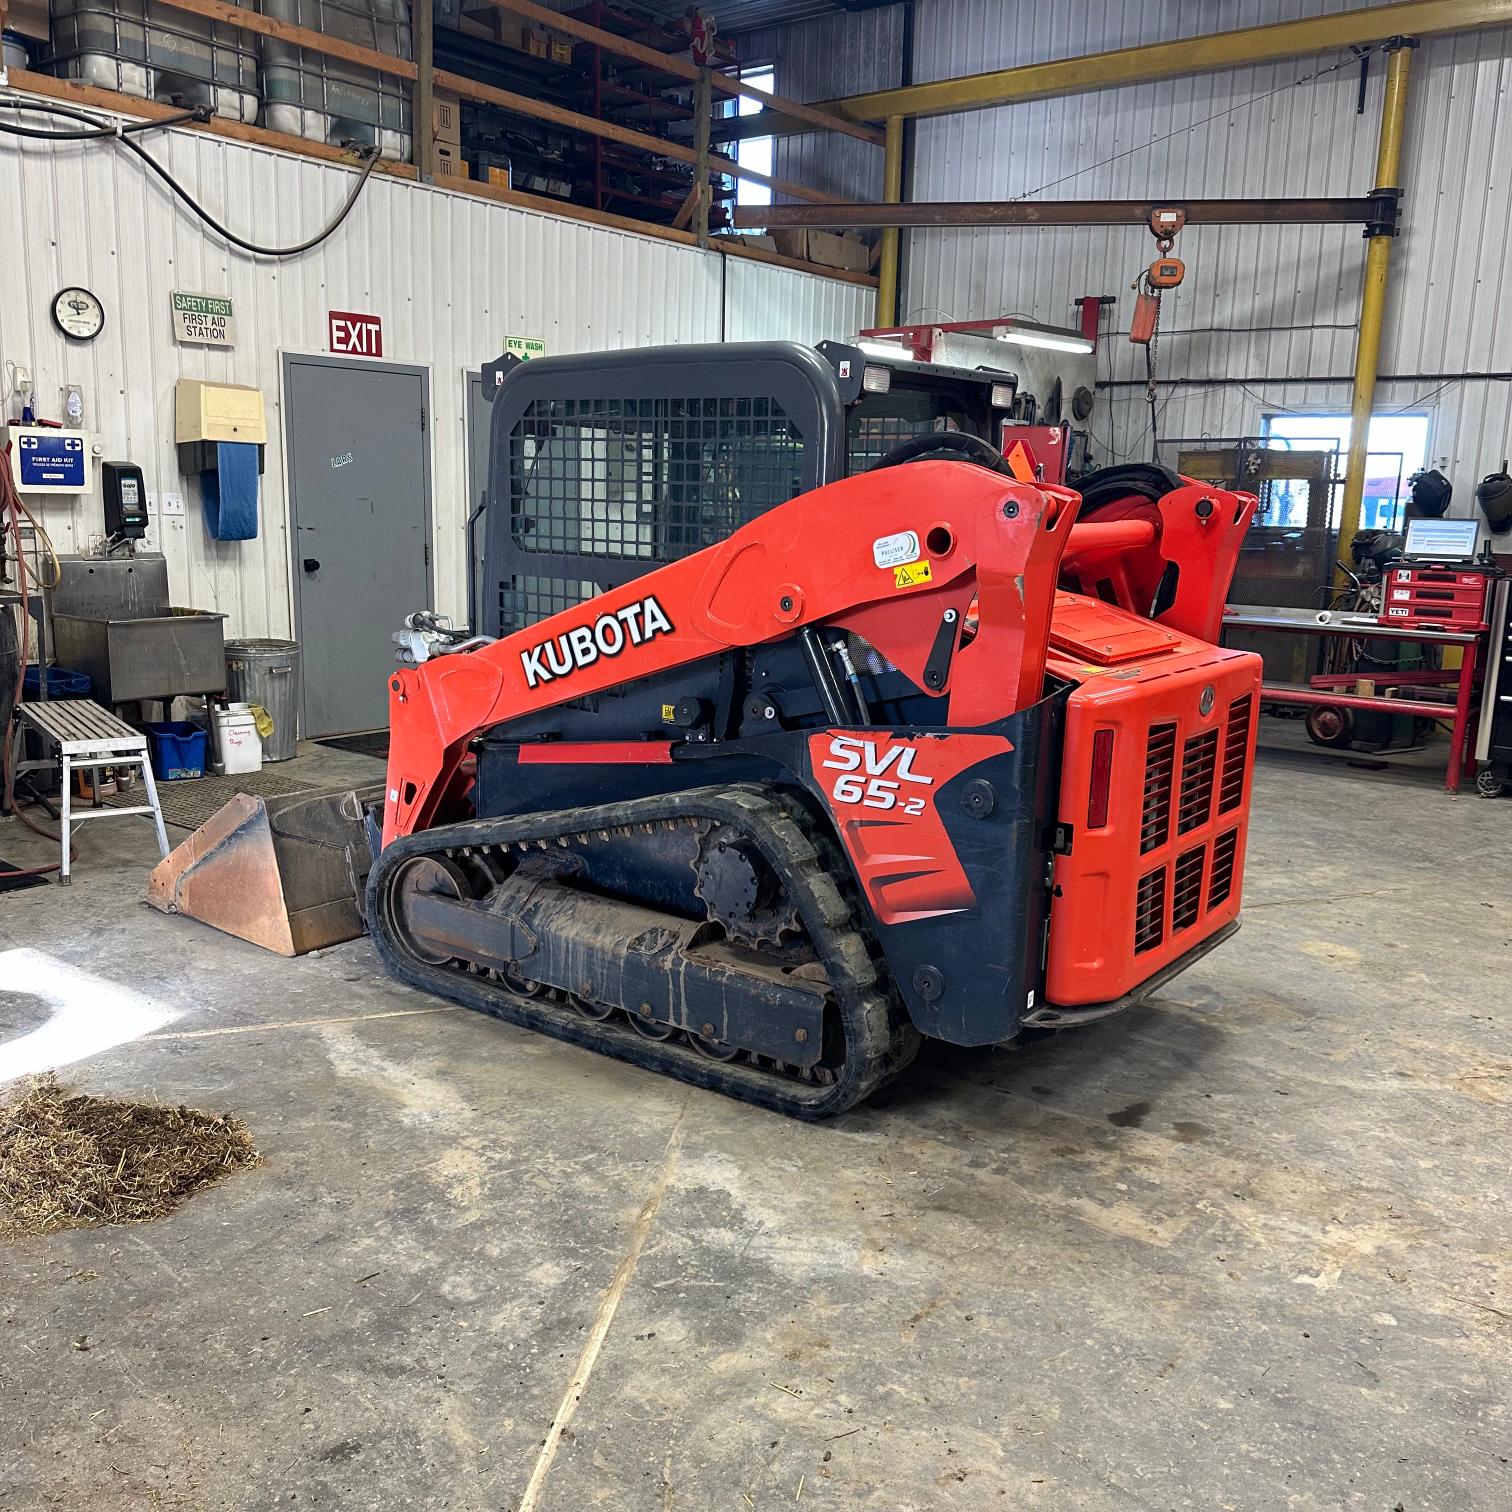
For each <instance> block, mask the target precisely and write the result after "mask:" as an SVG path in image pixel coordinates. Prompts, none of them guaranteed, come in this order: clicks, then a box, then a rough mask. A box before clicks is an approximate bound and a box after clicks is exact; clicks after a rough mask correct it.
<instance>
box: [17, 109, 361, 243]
mask: <svg viewBox="0 0 1512 1512" xmlns="http://www.w3.org/2000/svg"><path fill="white" fill-rule="evenodd" d="M0 109H5V110H20V111H26V112H29V113H31V114H35V115H54V116H62V117H64V118H65V119H67V120H73V121H82V122H83V123H84V124H85V126H86V127H87V128H88V129H87V130H84V131H41V130H39V129H37V128H36V127H33V126H20V125H14V124H11V123H9V122H7V123H5V124H0V136H19V137H26V138H30V139H32V140H40V141H45V142H46V141H50V142H88V141H97V140H98V141H104V140H106V139H107V138H108V139H110V140H112V141H115V142H116V143H118V144H119V145H120V146H122V147H124V148H126V150H127V151H128V152H133V153H135V154H136V155H137V157H139V158H140V159H141V160H142V162H144V163H145V164H146V165H147V167H148V168H150V169H151V170H152V172H153V173H155V174H156V175H157V176H158V177H159V178H160V179H161V180H162V181H163V182H164V183H165V184H166V185H167V186H168V188H169V189H170V190H171V191H172V192H173V194H174V195H176V196H177V197H178V198H179V199H180V200H182V201H183V203H184V204H185V205H187V206H188V208H189V209H190V210H191V211H193V212H194V214H195V215H197V216H198V217H199V218H200V220H202V221H203V222H204V223H205V224H206V225H207V226H208V227H209V228H210V229H211V230H212V231H214V232H215V234H216V235H217V236H219V237H221V238H222V239H223V240H225V241H228V242H230V244H231V245H232V246H233V247H239V248H241V250H242V251H243V252H249V253H251V255H252V256H254V257H298V256H299V255H300V254H301V253H304V252H309V251H310V250H311V249H312V248H315V247H318V246H319V245H320V244H321V242H323V241H325V240H326V239H327V238H328V237H329V236H331V235H332V234H333V233H334V232H335V231H336V230H337V229H338V228H339V227H340V225H341V223H342V222H343V221H344V220H346V218H347V216H348V215H350V214H351V213H352V207H353V206H354V205H355V204H356V203H357V197H358V196H359V195H360V194H361V193H362V191H363V188H364V187H365V186H366V184H367V181H368V179H369V178H370V177H371V176H372V173H373V170H374V169H375V168H376V167H377V166H378V149H377V148H376V147H369V148H364V149H363V154H364V157H365V161H364V163H363V165H362V172H361V173H359V174H358V175H357V180H356V182H355V183H354V184H353V185H352V190H351V193H350V194H348V195H347V197H346V201H345V203H344V204H343V205H342V206H341V208H340V209H339V210H338V211H337V212H336V214H335V215H334V216H332V218H331V219H330V221H328V222H327V223H326V225H325V226H324V227H323V228H322V229H321V230H319V231H317V232H316V233H315V235H313V236H310V237H307V238H306V239H305V240H304V241H302V242H296V243H294V244H293V245H292V246H288V247H266V246H263V245H261V244H260V243H258V242H254V241H250V240H249V239H248V238H247V237H245V236H240V235H238V234H237V233H236V232H235V231H233V230H231V229H230V227H229V226H226V225H223V224H222V223H221V222H220V221H219V220H217V219H216V218H215V216H213V215H212V214H211V213H210V212H209V211H208V210H207V209H206V208H205V207H204V206H203V205H202V204H200V202H199V201H198V200H197V199H195V197H194V196H193V195H192V194H190V193H189V191H188V190H187V189H186V188H185V187H184V186H183V185H182V184H181V183H179V181H178V180H177V179H176V178H174V176H173V175H172V174H171V173H170V172H169V171H168V170H167V169H166V168H165V167H163V165H162V164H161V163H160V162H158V160H157V159H156V158H155V157H153V156H152V154H151V153H150V152H148V151H147V149H146V148H145V147H143V146H142V145H141V143H140V142H138V141H136V140H135V138H136V137H137V136H139V135H141V134H142V133H143V132H146V131H158V130H161V129H163V128H164V127H168V126H182V125H184V124H185V123H187V122H190V121H207V120H208V119H209V112H208V111H205V110H203V109H200V110H186V111H180V112H179V113H178V114H177V115H172V116H165V117H164V118H163V119H162V120H160V121H137V122H133V123H132V124H130V125H122V124H117V123H116V122H113V121H105V120H101V119H100V118H99V117H98V116H94V115H91V114H89V113H88V112H87V111H83V110H76V109H75V108H74V107H73V106H71V105H60V104H57V103H55V102H51V101H49V102H46V103H41V102H37V101H33V100H0Z"/></svg>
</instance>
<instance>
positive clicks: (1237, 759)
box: [1218, 693, 1255, 814]
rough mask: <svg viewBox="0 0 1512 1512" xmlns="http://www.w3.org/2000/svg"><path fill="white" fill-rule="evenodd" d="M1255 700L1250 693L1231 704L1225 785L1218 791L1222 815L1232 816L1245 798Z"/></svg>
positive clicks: (1224, 751)
mask: <svg viewBox="0 0 1512 1512" xmlns="http://www.w3.org/2000/svg"><path fill="white" fill-rule="evenodd" d="M1254 704H1255V700H1254V697H1253V696H1252V695H1251V694H1249V693H1246V694H1245V695H1244V697H1243V698H1236V699H1235V700H1234V701H1233V703H1231V704H1230V705H1229V711H1228V728H1227V730H1226V731H1225V732H1224V736H1223V784H1222V786H1221V787H1220V788H1219V789H1218V812H1219V813H1220V814H1227V813H1231V812H1232V811H1233V810H1234V809H1236V808H1238V807H1239V803H1240V800H1241V799H1242V798H1243V797H1244V764H1245V758H1246V757H1247V756H1248V755H1249V732H1250V714H1251V712H1252V711H1253V709H1254Z"/></svg>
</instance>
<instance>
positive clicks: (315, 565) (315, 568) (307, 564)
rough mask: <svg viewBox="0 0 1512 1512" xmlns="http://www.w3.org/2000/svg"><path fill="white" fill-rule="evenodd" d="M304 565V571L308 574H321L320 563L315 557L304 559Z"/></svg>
mask: <svg viewBox="0 0 1512 1512" xmlns="http://www.w3.org/2000/svg"><path fill="white" fill-rule="evenodd" d="M303 565H304V570H305V571H306V572H319V571H320V563H319V562H317V561H316V560H315V558H314V557H306V558H305V559H304V564H303Z"/></svg>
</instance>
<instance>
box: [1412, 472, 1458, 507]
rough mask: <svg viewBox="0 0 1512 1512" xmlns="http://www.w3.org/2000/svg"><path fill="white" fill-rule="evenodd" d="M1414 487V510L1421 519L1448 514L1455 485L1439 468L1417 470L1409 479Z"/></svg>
mask: <svg viewBox="0 0 1512 1512" xmlns="http://www.w3.org/2000/svg"><path fill="white" fill-rule="evenodd" d="M1407 482H1408V483H1409V485H1410V486H1411V488H1412V512H1413V514H1414V515H1416V516H1418V517H1419V518H1420V519H1425V520H1436V519H1438V518H1439V517H1440V516H1441V515H1445V514H1448V512H1449V501H1450V499H1452V498H1453V497H1454V485H1453V484H1452V483H1450V481H1449V480H1448V478H1446V477H1445V476H1444V475H1443V473H1441V472H1439V471H1438V469H1437V468H1433V469H1424V470H1423V471H1422V472H1415V473H1413V475H1412V476H1411V477H1410V478H1409V479H1408V480H1407Z"/></svg>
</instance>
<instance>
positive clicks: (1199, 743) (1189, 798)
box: [1176, 730, 1218, 835]
mask: <svg viewBox="0 0 1512 1512" xmlns="http://www.w3.org/2000/svg"><path fill="white" fill-rule="evenodd" d="M1217 761H1218V732H1217V730H1205V731H1204V732H1203V733H1202V734H1201V735H1194V736H1192V738H1191V739H1190V740H1189V741H1187V743H1186V745H1185V746H1184V747H1183V748H1182V752H1181V801H1180V803H1179V804H1178V805H1177V809H1176V833H1177V834H1178V835H1185V834H1187V833H1188V832H1190V831H1191V830H1194V829H1196V828H1197V826H1198V825H1199V824H1206V823H1207V820H1208V815H1209V814H1210V813H1211V812H1212V809H1213V768H1214V766H1215V765H1216V764H1217Z"/></svg>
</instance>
